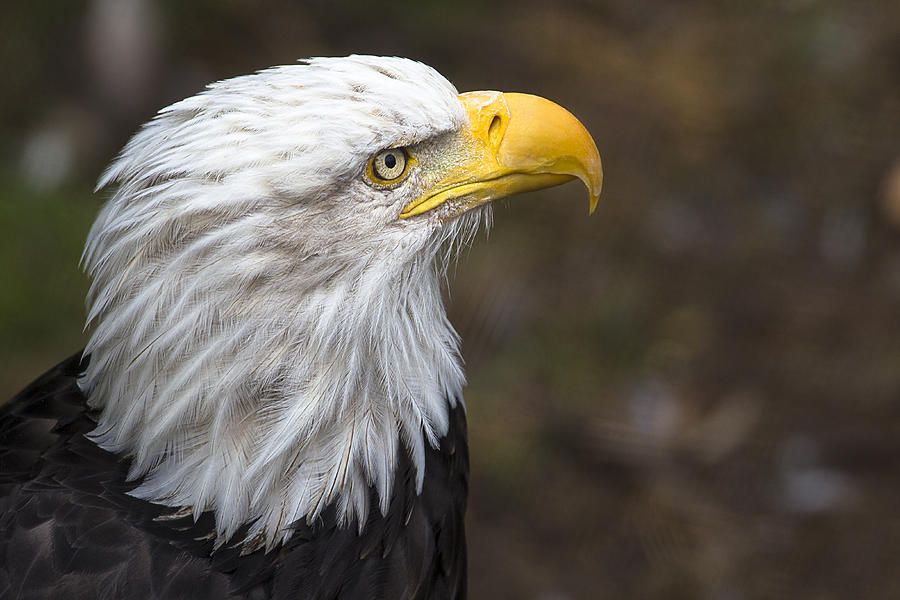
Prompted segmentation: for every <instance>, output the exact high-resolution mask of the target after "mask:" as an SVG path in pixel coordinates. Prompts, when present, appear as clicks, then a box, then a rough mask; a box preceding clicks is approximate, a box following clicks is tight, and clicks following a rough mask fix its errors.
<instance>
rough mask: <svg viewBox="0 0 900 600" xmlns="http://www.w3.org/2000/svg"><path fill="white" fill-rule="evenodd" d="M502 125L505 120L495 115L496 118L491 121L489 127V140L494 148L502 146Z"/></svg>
mask: <svg viewBox="0 0 900 600" xmlns="http://www.w3.org/2000/svg"><path fill="white" fill-rule="evenodd" d="M502 125H503V119H501V118H500V115H494V118H493V119H491V124H490V125H489V126H488V139H489V140H490V141H491V145H492V146H494V148H496V147H497V146H499V145H500V139H501V138H502V137H503V127H502Z"/></svg>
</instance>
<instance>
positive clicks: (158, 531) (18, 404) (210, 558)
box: [0, 353, 469, 600]
mask: <svg viewBox="0 0 900 600" xmlns="http://www.w3.org/2000/svg"><path fill="white" fill-rule="evenodd" d="M86 361H87V358H85V359H84V362H81V354H80V353H79V354H76V355H75V356H72V357H71V358H69V359H67V360H65V361H64V362H62V363H60V364H59V365H57V366H56V367H54V368H53V369H51V370H50V371H48V372H47V373H46V374H44V375H43V376H42V377H40V378H39V379H38V380H37V381H35V382H34V383H32V384H31V385H30V386H28V388H26V389H25V390H24V391H22V392H21V393H20V394H19V395H18V396H16V397H15V398H14V399H13V400H12V401H10V402H9V404H7V405H6V406H4V407H3V411H2V413H0V514H2V520H0V598H22V599H35V600H36V599H46V598H71V599H77V598H85V599H87V598H91V599H94V598H103V597H106V598H158V599H163V598H165V599H170V598H171V599H174V598H191V599H201V598H211V599H212V598H215V599H222V598H248V599H249V598H252V599H256V598H310V599H312V598H315V599H323V600H324V599H329V598H342V599H343V598H347V599H351V598H360V599H370V598H417V599H419V598H421V599H426V598H464V597H465V591H466V584H465V573H466V565H465V543H464V542H465V531H464V528H463V516H464V513H465V509H466V490H467V488H468V470H469V467H468V450H467V447H466V441H465V440H466V418H465V411H464V410H462V408H459V407H458V408H457V409H455V410H454V411H453V413H452V419H451V427H450V430H449V431H448V433H447V435H446V436H445V437H444V438H443V439H442V440H441V444H440V447H439V449H437V450H435V449H432V448H428V450H427V454H426V469H427V470H428V473H429V478H428V481H429V485H428V486H426V487H425V488H424V490H423V492H422V495H417V494H416V493H415V482H414V480H415V477H414V473H413V472H412V470H411V465H410V462H409V459H408V457H407V456H405V455H402V456H401V458H400V464H399V465H398V468H397V473H398V479H397V483H398V485H395V487H394V493H393V495H392V497H391V501H390V509H389V510H388V513H387V515H385V516H382V515H381V514H380V513H378V512H377V511H371V512H370V513H369V518H368V521H367V522H366V525H365V528H364V530H363V533H362V534H361V535H359V534H358V533H357V531H356V529H355V528H339V527H338V526H337V525H336V521H335V514H334V507H333V506H332V507H329V508H327V509H326V510H324V511H323V513H322V515H321V516H320V517H319V519H317V520H316V522H315V523H314V524H313V525H311V526H309V525H306V524H305V523H299V524H296V525H295V527H296V529H297V533H296V534H295V535H294V537H293V538H291V540H290V541H289V542H288V543H287V544H286V545H285V546H284V547H281V548H279V549H277V550H276V551H273V552H270V553H268V554H266V553H264V552H263V551H262V550H257V551H255V552H253V553H251V554H249V555H245V556H242V555H241V553H240V548H235V547H228V546H226V547H223V548H220V549H219V550H217V551H215V552H214V551H213V542H212V540H211V539H210V536H211V534H212V531H213V529H212V525H213V520H212V515H210V514H209V513H206V514H204V515H203V516H202V517H201V518H200V519H199V520H198V521H197V522H196V523H194V521H193V518H192V517H191V516H190V515H186V516H180V517H179V516H178V515H174V516H173V511H172V509H170V508H167V507H163V506H159V505H155V504H151V503H149V502H146V501H143V500H138V499H136V498H133V497H131V496H129V495H128V494H127V491H128V490H129V489H131V488H133V487H134V484H130V483H128V482H126V481H125V474H126V472H127V463H126V462H125V461H123V460H121V459H119V458H118V457H117V456H115V455H114V454H111V453H109V452H106V451H105V450H102V449H100V448H98V447H97V446H96V445H95V444H94V443H93V442H91V441H90V440H88V439H87V438H86V437H85V434H87V433H88V432H90V431H91V430H92V429H93V428H94V426H95V425H96V421H95V420H94V419H93V418H92V414H91V411H90V410H89V409H88V408H87V407H86V405H85V398H84V395H83V394H82V393H81V391H80V390H79V389H78V387H77V385H76V377H77V376H78V375H79V373H81V372H82V371H83V369H84V367H85V366H86ZM372 493H373V494H374V490H373V491H372Z"/></svg>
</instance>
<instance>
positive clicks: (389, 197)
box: [0, 56, 602, 600]
mask: <svg viewBox="0 0 900 600" xmlns="http://www.w3.org/2000/svg"><path fill="white" fill-rule="evenodd" d="M573 179H580V180H581V181H582V182H583V183H584V184H585V186H586V187H587V189H588V192H589V195H590V208H591V210H593V208H594V206H595V205H596V202H597V198H598V195H599V193H600V186H601V180H602V171H601V164H600V157H599V155H598V153H597V148H596V146H595V144H594V142H593V140H592V139H591V137H590V135H589V134H588V133H587V131H586V130H585V128H584V127H583V126H582V125H581V124H580V123H579V122H578V121H577V120H576V118H575V117H574V116H572V115H571V114H570V113H568V112H567V111H565V110H564V109H562V108H561V107H559V106H558V105H556V104H554V103H552V102H550V101H548V100H544V99H542V98H539V97H536V96H530V95H525V94H510V93H500V92H469V93H464V94H459V93H458V92H457V91H456V89H455V88H454V87H453V85H451V84H450V83H449V82H448V81H447V80H446V79H444V78H443V77H442V76H441V75H439V74H438V73H437V72H436V71H434V70H433V69H431V68H430V67H428V66H425V65H423V64H421V63H418V62H414V61H411V60H407V59H401V58H382V57H369V56H350V57H344V58H318V59H312V60H308V61H304V62H302V63H300V64H295V65H290V66H282V67H275V68H271V69H268V70H264V71H260V72H258V73H255V74H253V75H248V76H243V77H236V78H234V79H229V80H226V81H220V82H218V83H214V84H212V85H210V86H209V87H208V88H207V89H206V90H205V91H203V92H201V93H199V94H197V95H196V96H193V97H191V98H188V99H186V100H183V101H181V102H177V103H175V104H173V105H171V106H169V107H167V108H164V109H163V110H161V111H160V112H159V114H158V115H157V116H156V117H155V118H154V119H153V120H152V121H150V122H149V123H147V124H146V125H144V127H143V128H142V129H141V130H140V131H139V132H138V133H137V134H136V135H135V136H134V137H133V138H132V139H131V141H130V142H129V143H128V144H127V145H126V146H125V148H124V149H123V150H122V152H121V153H120V155H119V156H118V158H117V159H116V160H115V161H114V162H113V163H112V165H111V166H110V167H109V168H108V170H107V171H106V172H105V173H104V174H103V176H102V177H101V179H100V181H99V184H98V189H101V188H103V189H108V190H110V197H109V199H108V201H107V203H106V204H105V206H104V207H103V209H102V210H101V212H100V214H99V216H98V217H97V220H96V222H95V223H94V225H93V227H92V229H91V231H90V234H89V236H88V240H87V245H86V248H85V251H84V255H83V264H84V265H85V269H86V271H87V273H88V274H89V276H90V277H91V280H92V283H91V287H90V291H89V293H88V297H87V308H88V316H87V322H88V325H89V326H90V327H91V328H92V335H91V337H90V340H89V342H88V344H87V346H86V348H85V349H84V351H83V352H79V353H78V354H76V355H75V356H73V357H71V358H70V359H68V360H66V361H64V362H62V363H61V364H59V365H58V366H56V367H55V368H53V369H51V370H50V371H49V372H47V373H46V374H45V375H43V376H42V377H41V378H39V379H38V380H37V381H35V382H34V383H33V384H31V385H30V386H29V387H28V388H26V389H25V390H24V391H23V392H21V393H20V394H19V395H18V396H16V397H15V398H14V399H13V400H12V401H10V402H9V403H8V404H7V405H6V406H5V407H4V408H3V412H2V415H0V515H2V518H0V532H2V533H0V535H2V542H0V544H2V545H0V558H2V560H0V596H2V597H3V598H70V599H71V598H216V599H222V598H303V599H314V598H315V599H333V598H366V599H372V598H390V599H394V600H396V599H412V598H462V597H464V596H465V589H466V580H465V573H466V559H465V531H464V526H463V518H464V513H465V508H466V491H467V486H468V451H467V446H466V421H465V406H464V404H463V399H462V388H463V385H464V383H465V379H464V375H463V369H462V364H461V360H460V355H459V338H458V336H457V334H456V333H455V331H454V330H453V327H452V326H451V325H450V323H449V321H448V320H447V317H446V314H445V310H444V306H443V302H442V297H441V282H442V279H443V273H444V269H445V268H446V261H447V257H448V256H452V255H453V253H454V252H455V250H456V249H457V248H459V247H460V246H461V245H464V244H465V243H467V241H468V239H469V238H470V237H471V235H472V234H473V232H474V231H476V230H477V229H478V228H479V226H480V225H481V224H484V223H485V222H486V221H488V220H489V219H490V204H489V203H490V201H492V200H494V199H497V198H501V197H504V196H509V195H511V194H515V193H518V192H523V191H527V190H534V189H538V188H544V187H548V186H553V185H557V184H560V183H564V182H566V181H570V180H573Z"/></svg>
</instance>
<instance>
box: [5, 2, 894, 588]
mask: <svg viewBox="0 0 900 600" xmlns="http://www.w3.org/2000/svg"><path fill="white" fill-rule="evenodd" d="M128 6H141V7H143V8H142V10H144V12H143V13H140V15H141V16H140V19H137V20H136V21H135V22H136V23H137V28H136V29H135V30H134V31H133V32H132V35H130V36H125V37H122V38H117V37H115V35H113V34H111V33H110V31H114V30H116V27H117V26H122V27H125V26H127V24H128V23H129V22H130V21H128V19H129V17H128V13H127V11H126V10H125V9H123V8H122V7H128ZM113 7H117V8H116V10H113ZM117 11H124V12H117ZM104 15H105V16H107V17H109V16H110V15H112V16H113V17H115V18H110V19H109V22H106V25H103V24H102V23H104V22H105V21H104V20H103V19H102V18H101V17H102V16H104ZM110 23H112V25H110ZM117 23H118V25H116V24H117ZM123 23H124V25H123ZM110 28H112V29H110ZM0 34H2V35H0V38H2V39H3V42H2V46H0V52H2V60H3V66H4V79H5V81H4V88H5V93H4V94H2V95H0V128H2V133H3V135H2V137H0V158H2V164H3V167H2V168H0V184H2V185H0V217H2V223H3V225H4V227H5V229H4V234H3V236H2V237H0V265H2V271H0V272H2V279H0V360H2V363H3V364H4V365H5V371H0V373H2V377H0V395H2V396H9V395H11V394H13V393H14V392H15V390H17V389H18V388H19V387H21V386H22V385H23V384H25V383H26V382H27V381H28V380H30V379H31V378H33V377H34V376H36V375H38V374H39V373H40V372H41V371H43V370H44V369H45V368H47V367H49V366H50V365H51V364H52V363H53V362H54V361H55V360H58V359H61V358H62V357H64V356H66V355H68V354H69V353H71V352H73V351H74V350H76V349H77V348H79V347H80V346H81V345H82V344H83V343H84V341H85V339H86V338H85V336H84V335H82V334H81V333H80V331H81V327H82V320H83V296H84V292H85V289H86V285H87V282H86V279H85V278H84V276H83V275H81V274H80V272H79V269H78V267H77V262H78V258H79V255H80V250H81V244H82V241H83V238H84V236H85V235H86V233H87V230H88V228H89V225H90V222H91V220H92V218H93V215H94V214H95V213H96V210H97V208H98V206H99V204H100V202H101V200H102V197H101V196H97V195H93V194H91V189H92V187H93V186H92V181H94V180H95V179H96V177H97V175H98V174H99V173H100V171H101V170H102V168H103V165H104V164H105V163H107V162H108V161H109V160H110V159H111V157H112V156H113V155H114V154H115V152H116V151H117V149H118V148H119V147H120V146H121V145H122V144H123V143H124V142H125V141H126V140H127V138H128V136H129V135H130V134H131V133H132V132H133V131H134V130H135V129H136V128H137V127H138V126H139V124H140V123H141V122H143V121H145V120H147V119H148V118H150V117H151V116H152V114H153V113H154V112H155V110H157V109H158V108H159V107H161V106H164V105H166V104H167V103H169V102H172V101H175V100H177V99H180V98H182V97H184V96H187V95H189V94H192V93H194V92H196V91H197V90H199V89H201V88H202V86H203V85H205V84H206V83H207V82H209V81H213V80H215V79H219V78H222V77H228V76H233V75H238V74H241V73H246V72H249V71H253V70H256V69H258V68H263V67H266V66H269V65H271V64H279V63H286V62H291V61H293V60H295V59H296V58H299V57H304V56H312V55H339V54H347V53H351V52H359V53H374V54H398V55H403V56H409V57H412V58H416V59H419V60H422V61H424V62H426V63H428V64H431V65H432V66H434V67H436V68H437V69H438V70H439V71H441V72H442V73H443V74H444V75H446V76H447V77H448V78H449V79H450V80H451V81H453V82H454V83H455V84H456V85H457V87H458V88H459V89H460V90H469V89H503V90H509V91H526V92H532V93H537V94H540V95H544V96H547V97H549V98H552V99H554V100H556V101H558V102H560V103H561V104H563V105H564V106H566V107H568V108H570V109H571V110H572V111H573V112H574V113H575V114H576V115H578V116H579V117H580V118H581V119H582V121H583V122H584V123H585V124H586V126H587V127H588V129H589V130H590V131H591V132H592V133H593V134H594V136H595V138H596V140H597V142H598V146H599V148H600V151H601V155H602V156H603V159H604V166H605V171H606V181H605V184H604V186H605V189H604V194H603V196H602V197H601V203H600V206H599V207H598V209H597V212H596V213H595V215H594V216H593V217H591V218H590V219H588V218H586V214H585V213H586V202H585V201H584V198H583V192H582V190H580V189H577V188H576V187H575V186H565V187H562V188H555V189H553V190H549V191H546V192H543V193H539V194H532V195H529V196H526V197H523V198H517V199H514V200H510V201H509V202H504V203H501V204H500V205H499V206H498V207H497V208H496V216H495V223H496V225H495V227H494V229H493V230H492V232H491V233H490V236H489V237H490V239H489V240H487V241H486V240H484V239H479V240H478V241H477V242H476V244H475V245H474V247H473V248H472V249H471V251H469V252H467V253H466V255H465V256H463V257H462V259H461V261H460V264H459V267H458V269H457V270H456V273H455V274H454V277H453V278H452V279H453V281H452V286H451V288H452V290H451V293H450V294H449V300H448V305H449V310H450V313H451V318H452V320H453V322H454V324H455V325H456V326H457V327H458V329H459V330H460V333H461V334H462V337H463V340H464V342H463V351H464V355H465V358H466V361H467V370H468V373H469V376H470V385H469V388H468V390H467V394H466V398H467V406H468V411H469V421H470V435H471V446H472V448H471V451H472V468H473V480H472V495H471V508H470V519H469V537H470V540H471V545H470V557H471V560H470V571H471V588H472V595H473V597H476V598H481V597H488V598H499V599H503V598H597V597H640V598H666V599H671V598H706V597H708V598H766V599H770V598H787V597H791V598H792V597H796V596H799V595H801V594H802V595H803V596H811V597H816V598H822V599H826V598H846V597H863V598H894V597H897V596H898V595H900V577H898V576H897V564H898V560H900V557H898V555H897V552H896V548H898V547H900V520H898V517H897V514H898V513H897V509H896V497H897V495H898V494H900V489H898V485H900V483H898V482H900V402H898V399H900V311H898V309H897V308H898V302H900V236H898V233H897V228H898V227H900V144H898V140H900V4H897V3H890V2H883V1H879V0H864V1H861V2H838V1H826V0H820V1H817V0H792V1H786V2H775V1H762V2H738V1H734V0H724V1H717V2H711V1H710V2H702V1H699V0H693V1H688V2H678V3H666V2H646V3H636V2H627V1H625V0H594V1H591V0H572V1H566V2H543V1H538V0H525V1H523V2H512V1H510V0H499V1H498V2H493V3H490V4H487V5H485V4H483V3H480V2H475V1H466V2H457V3H445V2H437V1H427V2H422V1H420V2H401V1H398V2H389V3H368V2H361V1H359V0H346V1H340V2H325V1H324V0H317V1H313V2H304V3H295V2H282V1H276V0H265V1H263V2H254V1H251V0H228V1H226V2H218V1H216V2H214V1H212V0H200V1H197V2H176V1H175V0H160V1H158V2H151V1H149V0H147V1H143V0H122V1H121V2H116V1H115V0H109V1H103V0H94V1H92V2H87V1H83V2H76V1H72V2H63V1H52V2H51V1H48V2H42V3H17V4H15V5H14V6H13V7H11V8H9V9H6V12H5V14H4V19H3V20H2V24H0ZM138 34H140V35H138ZM104 36H106V37H104ZM116 40H118V41H116ZM123 40H124V41H123ZM140 40H143V42H141V41H140ZM139 42H140V44H144V46H140V44H139ZM104 44H105V45H104ZM117 44H118V45H117ZM130 44H131V45H130ZM132 45H135V46H134V47H132ZM120 57H121V58H122V59H123V60H125V59H128V58H129V57H132V59H133V60H134V61H136V62H135V63H134V64H136V65H139V68H137V67H135V68H131V69H129V68H128V64H129V63H128V62H127V60H126V62H125V63H124V64H125V67H124V70H116V69H117V68H119V67H117V66H116V65H117V64H118V63H114V62H113V63H110V62H109V61H110V59H113V58H120ZM110 73H112V74H113V75H109V74H110ZM132 78H133V79H132ZM122 82H130V85H131V87H127V86H125V87H123V86H121V85H117V84H122ZM135 90H136V91H135ZM42 132H43V133H49V134H52V135H50V137H49V138H47V137H46V136H44V137H42V136H41V135H38V134H41V133H42ZM54 136H55V137H54ZM46 139H50V140H51V141H53V140H57V141H58V140H60V139H62V140H64V141H65V142H66V143H67V144H68V148H69V154H68V155H67V156H68V158H67V162H66V161H63V163H65V164H68V167H67V168H66V169H65V173H64V175H63V176H62V177H59V178H58V180H56V179H54V180H53V181H49V180H48V178H47V177H42V176H41V173H44V172H47V173H51V174H52V173H54V171H53V170H52V169H50V170H47V169H49V167H50V166H52V163H50V162H47V161H44V162H42V161H38V162H37V163H35V162H34V161H33V160H32V162H28V161H27V160H26V155H28V148H34V147H37V148H39V149H40V148H41V147H42V146H40V144H38V145H37V146H34V144H35V143H36V142H35V140H37V141H40V140H45V141H46ZM52 147H55V146H52V144H51V148H52ZM45 149H46V148H45ZM61 164H62V163H61ZM28 165H30V166H28Z"/></svg>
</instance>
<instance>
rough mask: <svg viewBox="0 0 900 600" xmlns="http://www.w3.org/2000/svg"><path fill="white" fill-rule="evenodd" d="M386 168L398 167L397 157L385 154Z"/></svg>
mask: <svg viewBox="0 0 900 600" xmlns="http://www.w3.org/2000/svg"><path fill="white" fill-rule="evenodd" d="M384 166H386V167H387V168H388V169H393V168H394V167H396V166H397V157H396V156H394V155H393V154H385V155H384Z"/></svg>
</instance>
